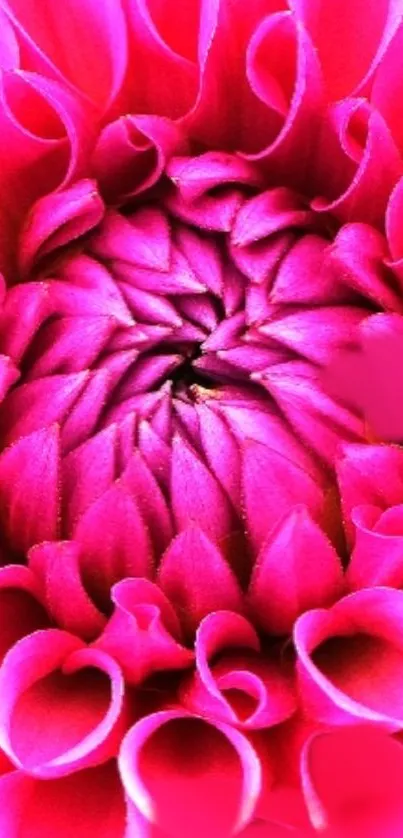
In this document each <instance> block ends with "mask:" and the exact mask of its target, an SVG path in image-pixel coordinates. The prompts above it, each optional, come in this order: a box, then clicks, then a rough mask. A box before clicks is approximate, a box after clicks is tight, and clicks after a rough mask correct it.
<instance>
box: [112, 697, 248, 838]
mask: <svg viewBox="0 0 403 838" xmlns="http://www.w3.org/2000/svg"><path fill="white" fill-rule="evenodd" d="M189 746H190V747H189ZM119 768H120V773H121V777H122V781H123V785H124V787H125V791H126V794H127V796H128V798H129V799H130V800H131V801H132V802H133V803H134V805H135V806H136V807H137V809H138V810H139V811H140V812H141V814H142V815H143V817H145V819H146V820H147V821H148V822H150V823H152V824H155V825H156V826H161V827H163V829H164V831H165V832H166V833H167V835H169V836H172V838H185V836H188V835H190V834H191V835H194V836H195V838H202V836H205V835H211V836H212V837H213V836H214V838H221V836H222V835H227V834H228V835H233V834H235V833H236V832H238V831H239V830H240V829H241V828H242V827H243V826H245V825H246V824H247V823H248V821H249V820H250V818H251V816H252V814H253V811H254V809H255V806H256V801H257V798H258V796H259V793H260V785H261V768H260V764H259V760H258V757H257V755H256V753H255V751H254V750H253V748H252V746H251V745H250V743H249V742H248V740H247V739H246V738H245V737H244V736H242V734H240V733H239V732H238V731H236V730H234V729H233V728H231V727H229V726H228V725H225V724H219V723H216V724H214V725H212V724H210V723H207V722H206V721H204V720H202V719H200V718H199V717H197V716H192V715H191V714H189V713H186V712H183V711H176V710H171V711H162V712H160V713H154V714H153V715H150V716H148V717H146V718H144V719H142V720H141V721H139V722H137V724H135V725H134V727H132V729H131V730H130V731H129V733H128V734H127V735H126V737H125V738H124V740H123V744H122V748H121V751H120V756H119Z"/></svg>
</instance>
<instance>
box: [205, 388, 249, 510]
mask: <svg viewBox="0 0 403 838" xmlns="http://www.w3.org/2000/svg"><path fill="white" fill-rule="evenodd" d="M197 413H198V416H199V422H200V437H201V441H202V445H203V448H204V451H205V455H206V458H207V462H208V463H209V466H210V468H211V471H212V472H213V474H214V475H215V476H216V478H217V480H219V482H220V483H221V485H222V486H223V488H224V489H225V490H226V492H227V493H228V496H229V498H230V500H231V501H232V503H233V505H234V507H235V509H239V507H240V495H241V476H240V449H239V446H238V444H237V442H236V440H235V438H234V436H233V434H232V431H231V430H230V428H229V427H228V425H227V424H226V422H225V420H224V419H222V418H221V417H220V416H219V415H218V414H217V413H216V412H215V411H214V410H211V409H210V408H209V407H207V406H206V405H203V404H201V405H199V406H198V407H197Z"/></svg>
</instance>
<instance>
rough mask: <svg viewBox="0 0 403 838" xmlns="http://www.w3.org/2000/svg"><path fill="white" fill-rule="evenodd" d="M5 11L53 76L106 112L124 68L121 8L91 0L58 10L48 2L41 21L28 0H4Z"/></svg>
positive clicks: (72, 1) (70, 1)
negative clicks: (80, 92) (111, 34)
mask: <svg viewBox="0 0 403 838" xmlns="http://www.w3.org/2000/svg"><path fill="white" fill-rule="evenodd" d="M6 6H7V12H8V14H9V16H10V18H11V20H12V21H13V22H14V24H15V25H16V27H17V29H18V31H19V34H20V35H22V37H23V39H24V40H25V39H27V40H28V42H29V43H30V44H31V45H34V49H35V51H37V52H38V53H39V54H40V55H41V57H42V60H44V61H47V62H48V63H49V65H50V68H51V69H52V70H53V73H54V74H56V77H57V76H59V77H61V79H63V81H65V80H66V79H67V80H68V81H69V82H71V83H72V84H73V85H74V86H75V87H77V88H78V89H79V90H80V91H82V92H83V93H84V94H85V96H86V97H87V96H88V98H90V99H91V100H92V101H93V102H94V104H96V105H97V106H98V107H99V108H100V109H102V110H103V109H107V108H108V106H109V105H110V104H111V103H112V101H113V100H114V99H115V98H116V96H117V94H118V93H119V91H120V88H121V85H122V81H123V76H124V73H125V70H126V65H127V31H126V23H125V19H124V16H123V10H122V7H121V4H120V3H118V4H116V3H114V2H113V0H106V2H105V3H104V4H103V5H102V7H100V6H99V5H98V4H97V3H96V2H94V0H84V2H83V3H80V4H77V2H76V0H67V2H66V3H65V4H64V5H63V8H62V9H58V10H57V11H56V9H55V7H54V6H53V4H52V3H51V2H50V3H46V4H44V6H43V7H42V9H41V14H40V16H39V15H38V14H37V9H36V8H35V3H34V2H32V0H28V2H24V3H21V2H19V0H8V2H7V4H6ZM112 30H113V38H111V37H110V33H111V31H112ZM47 69H48V73H47V74H49V68H47Z"/></svg>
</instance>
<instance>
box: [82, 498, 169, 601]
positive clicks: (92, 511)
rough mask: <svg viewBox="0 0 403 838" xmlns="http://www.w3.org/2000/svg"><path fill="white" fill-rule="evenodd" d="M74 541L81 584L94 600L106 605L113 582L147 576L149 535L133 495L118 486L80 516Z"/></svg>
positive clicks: (150, 557) (149, 568)
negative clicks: (77, 547) (79, 566)
mask: <svg viewBox="0 0 403 838" xmlns="http://www.w3.org/2000/svg"><path fill="white" fill-rule="evenodd" d="M105 521H106V522H107V529H106V530H105ZM73 538H74V540H75V541H77V543H78V544H79V545H80V548H81V555H82V559H81V562H80V564H81V569H82V574H83V581H84V584H85V586H86V588H87V589H88V590H89V591H90V593H91V595H92V596H93V597H94V599H95V600H98V601H100V602H101V603H103V604H105V603H107V602H109V592H110V589H111V587H112V585H114V583H115V582H117V581H119V580H120V579H123V578H124V577H125V576H149V575H150V572H151V564H152V556H151V545H150V538H149V534H148V531H147V529H146V527H145V524H144V521H143V519H142V517H141V515H140V512H139V509H138V506H137V505H136V503H135V501H134V499H133V497H132V495H131V494H130V493H129V491H128V490H127V489H126V488H124V487H123V486H121V485H119V484H118V483H115V484H114V485H113V486H111V488H110V489H108V490H107V491H106V492H105V493H104V494H103V495H101V497H100V498H99V499H98V500H96V501H95V502H94V503H93V504H92V505H91V506H90V507H89V508H88V509H87V511H86V512H85V513H84V514H83V515H82V517H81V518H80V520H79V521H78V523H77V526H76V528H75V530H74V533H73ZM134 545H135V549H134Z"/></svg>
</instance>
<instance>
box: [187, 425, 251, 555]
mask: <svg viewBox="0 0 403 838" xmlns="http://www.w3.org/2000/svg"><path fill="white" fill-rule="evenodd" d="M171 481H172V482H171V493H172V494H171V497H172V509H173V514H174V517H175V521H176V525H177V527H178V529H180V530H181V529H184V528H186V527H188V526H192V524H197V526H198V527H200V529H202V530H203V531H204V532H205V533H206V535H207V536H208V537H209V538H211V539H212V540H213V541H215V542H217V543H218V544H221V543H222V542H223V541H224V539H226V538H227V537H228V536H229V535H230V534H231V533H232V532H233V531H234V530H235V529H236V524H235V516H234V514H233V512H232V509H231V507H230V503H229V500H228V498H227V496H226V494H225V493H224V491H223V489H222V488H221V486H220V484H219V483H218V481H217V480H216V478H215V477H214V476H213V475H212V474H211V472H210V471H209V469H208V468H206V466H205V465H204V463H202V461H201V460H200V459H199V458H198V456H197V455H196V454H195V453H194V451H193V450H192V449H191V448H190V447H189V446H188V445H187V444H186V443H185V441H184V440H183V439H181V438H180V437H179V436H178V437H175V438H174V440H173V451H172V476H171Z"/></svg>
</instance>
